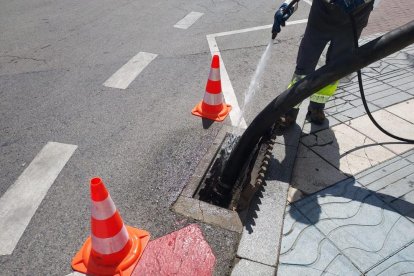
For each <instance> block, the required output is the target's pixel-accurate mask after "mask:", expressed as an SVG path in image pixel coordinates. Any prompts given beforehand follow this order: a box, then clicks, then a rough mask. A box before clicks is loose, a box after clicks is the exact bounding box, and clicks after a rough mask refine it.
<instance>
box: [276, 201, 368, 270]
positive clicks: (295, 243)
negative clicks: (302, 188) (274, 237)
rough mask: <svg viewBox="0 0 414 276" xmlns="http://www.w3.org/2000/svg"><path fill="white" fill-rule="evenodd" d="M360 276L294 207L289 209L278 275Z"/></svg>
mask: <svg viewBox="0 0 414 276" xmlns="http://www.w3.org/2000/svg"><path fill="white" fill-rule="evenodd" d="M322 274H326V275H360V274H361V272H360V271H358V269H357V268H356V267H355V266H354V265H353V264H352V263H351V262H350V261H349V259H347V258H346V257H345V256H344V255H343V254H341V252H340V251H339V250H338V248H336V247H335V246H334V245H333V244H332V243H331V242H330V241H329V240H328V239H327V238H325V237H324V235H322V234H321V232H319V231H318V230H317V229H316V228H315V226H313V225H311V224H310V222H309V221H308V220H307V219H306V218H305V217H304V216H303V215H302V214H301V213H300V212H299V211H298V210H297V209H296V208H294V207H288V208H287V210H286V215H285V223H284V227H283V240H282V247H281V252H280V260H279V266H278V272H277V275H281V276H284V275H322Z"/></svg>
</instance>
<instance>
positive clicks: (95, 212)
mask: <svg viewBox="0 0 414 276" xmlns="http://www.w3.org/2000/svg"><path fill="white" fill-rule="evenodd" d="M115 212H116V207H115V204H114V202H113V201H112V198H111V196H110V195H108V197H107V198H106V199H104V200H102V201H93V200H92V204H91V213H92V217H93V218H94V219H97V220H105V219H108V218H110V217H112V216H113V215H114V214H115Z"/></svg>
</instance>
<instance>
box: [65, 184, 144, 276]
mask: <svg viewBox="0 0 414 276" xmlns="http://www.w3.org/2000/svg"><path fill="white" fill-rule="evenodd" d="M90 187H91V200H92V205H91V213H92V214H91V219H92V222H91V236H90V237H89V238H88V239H87V240H86V242H85V243H84V244H83V246H82V248H81V249H80V250H79V252H78V253H77V254H76V255H75V257H74V258H73V260H72V268H73V269H74V270H76V271H79V272H82V273H84V274H87V275H119V276H121V275H122V276H125V275H131V273H132V271H133V270H134V268H135V266H136V264H137V263H138V260H139V258H140V257H141V255H142V252H143V251H144V248H145V246H146V245H147V244H148V241H149V239H150V234H149V233H148V232H147V231H144V230H141V229H137V228H132V227H130V226H125V225H124V222H123V221H122V218H121V216H120V214H119V213H118V211H117V209H116V207H115V204H114V202H113V201H112V199H111V196H110V195H109V193H108V191H107V190H106V187H105V185H104V184H103V182H102V180H101V179H100V178H93V179H92V180H91V185H90Z"/></svg>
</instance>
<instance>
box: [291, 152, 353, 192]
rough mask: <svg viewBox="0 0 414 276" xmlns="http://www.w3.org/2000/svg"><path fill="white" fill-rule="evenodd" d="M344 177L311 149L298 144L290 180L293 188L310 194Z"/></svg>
mask: <svg viewBox="0 0 414 276" xmlns="http://www.w3.org/2000/svg"><path fill="white" fill-rule="evenodd" d="M346 178H347V176H346V175H344V174H343V173H341V172H340V171H339V170H338V169H336V168H335V167H333V166H332V165H331V164H329V163H328V162H326V161H325V160H323V159H322V158H320V157H319V156H318V155H316V154H315V153H314V152H313V151H311V150H310V149H308V148H307V147H305V146H303V145H302V144H300V145H299V149H298V153H297V157H296V162H295V166H294V169H293V175H292V181H291V186H292V187H293V188H296V189H298V190H300V191H301V192H303V193H305V194H312V193H314V192H317V191H320V190H322V189H324V188H326V187H328V186H330V185H332V184H334V183H337V182H338V181H341V180H344V179H346Z"/></svg>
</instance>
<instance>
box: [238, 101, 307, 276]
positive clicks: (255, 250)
mask: <svg viewBox="0 0 414 276" xmlns="http://www.w3.org/2000/svg"><path fill="white" fill-rule="evenodd" d="M308 102H309V100H306V101H305V102H304V103H303V104H302V108H301V109H300V112H299V115H298V118H297V121H296V123H297V125H296V126H294V127H291V128H290V129H288V130H287V131H286V132H284V133H283V136H278V137H277V139H276V144H275V146H274V147H273V150H272V156H273V158H272V160H271V162H270V164H269V168H268V172H269V173H268V174H267V176H266V179H265V182H264V185H263V187H262V188H261V189H260V190H259V191H258V192H257V193H256V195H255V197H254V198H253V200H252V203H251V205H250V208H249V210H248V213H247V219H246V223H245V225H244V227H243V232H242V237H241V240H240V243H239V247H238V250H237V257H238V258H239V259H240V260H239V261H238V262H237V263H236V264H235V267H234V269H233V271H232V274H231V275H233V276H238V275H252V274H249V271H254V272H255V274H257V272H259V271H260V272H263V274H260V275H275V274H276V268H277V264H278V258H279V252H280V245H281V234H282V229H283V219H284V214H285V209H286V203H287V196H288V190H289V183H290V179H291V175H292V172H293V165H294V162H295V158H296V153H297V150H298V145H299V139H300V136H301V133H302V128H303V125H304V123H305V118H306V113H307V105H308Z"/></svg>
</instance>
